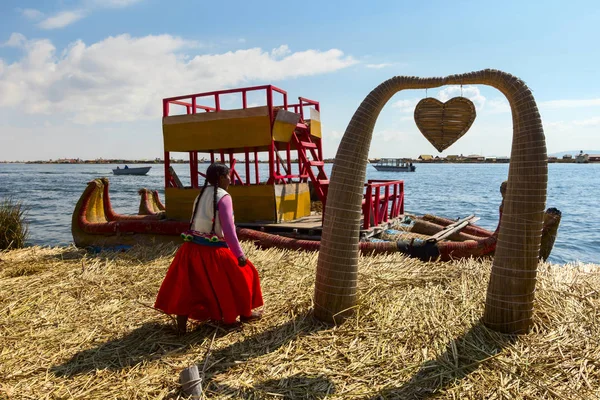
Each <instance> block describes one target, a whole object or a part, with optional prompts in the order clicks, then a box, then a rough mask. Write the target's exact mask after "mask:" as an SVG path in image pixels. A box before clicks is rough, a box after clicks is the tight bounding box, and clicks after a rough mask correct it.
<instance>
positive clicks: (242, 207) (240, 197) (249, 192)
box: [165, 185, 276, 222]
mask: <svg viewBox="0 0 600 400" xmlns="http://www.w3.org/2000/svg"><path fill="white" fill-rule="evenodd" d="M227 191H228V192H229V194H230V195H231V200H232V201H233V212H234V214H235V221H236V222H261V221H266V222H276V219H275V194H274V192H273V186H272V185H250V186H241V185H240V186H237V185H236V186H229V189H227ZM198 193H200V191H199V190H198V189H178V188H166V189H165V201H166V205H165V206H166V209H167V218H168V219H174V220H178V221H189V220H190V218H191V216H192V209H193V208H194V200H195V199H196V196H197V195H198Z"/></svg>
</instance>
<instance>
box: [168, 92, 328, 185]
mask: <svg viewBox="0 0 600 400" xmlns="http://www.w3.org/2000/svg"><path fill="white" fill-rule="evenodd" d="M263 90H264V91H265V94H266V106H267V108H268V110H269V119H270V121H271V128H273V123H274V120H275V115H276V108H277V107H280V108H283V109H285V110H293V111H294V112H296V113H299V114H300V117H301V120H300V123H299V124H298V128H299V129H302V128H303V129H304V130H307V126H306V125H305V123H304V108H305V107H314V108H315V109H316V110H317V111H319V102H317V101H314V100H310V99H306V98H304V97H299V98H298V103H297V104H288V98H287V92H286V91H284V90H282V89H280V88H278V87H275V86H273V85H263V86H252V87H245V88H238V89H227V90H218V91H212V92H204V93H196V94H188V95H183V96H176V97H169V98H165V99H163V117H168V116H169V115H170V114H171V111H172V110H171V105H175V106H181V107H185V110H186V114H195V113H197V112H198V111H199V110H200V111H204V112H219V111H221V110H223V109H222V108H221V100H222V97H223V96H224V95H231V94H240V95H241V96H242V99H241V100H242V109H246V108H248V93H249V92H256V91H263ZM277 93H279V94H280V95H281V101H282V103H283V104H281V105H275V101H274V94H277ZM211 100H212V102H214V106H213V105H212V104H211V105H207V102H211ZM201 102H202V103H204V104H200V103H201ZM315 142H316V144H317V148H316V154H315V156H316V158H317V159H318V160H322V155H323V149H322V145H321V141H320V140H315ZM280 150H283V151H285V153H286V158H287V159H286V160H285V161H284V160H283V159H281V158H280V157H279V153H278V152H279V151H280ZM189 153H190V154H189V157H190V175H191V186H192V187H193V188H196V187H198V174H200V173H199V172H197V171H198V152H196V151H190V152H189ZM215 153H216V154H215ZM219 153H220V154H219ZM244 153H245V167H246V180H245V182H243V181H242V180H241V179H235V180H233V184H242V185H250V183H251V182H250V177H251V174H250V162H249V160H250V156H251V155H254V172H255V174H254V175H255V180H256V182H255V183H257V184H258V183H259V182H260V177H259V173H258V154H257V153H258V152H257V151H256V149H255V148H245V149H244ZM268 153H269V179H268V183H274V182H276V183H285V182H291V181H292V178H301V176H300V175H301V174H300V172H299V173H298V174H293V173H292V172H291V166H292V165H291V158H292V157H291V146H290V143H287V144H286V145H285V147H284V148H281V149H279V148H277V147H276V144H275V142H274V141H271V144H270V146H269V150H268ZM219 155H220V161H221V162H223V163H225V162H226V159H225V157H226V153H225V151H224V149H215V150H214V151H210V160H211V162H215V161H216V158H217V157H216V156H219ZM169 157H170V155H169V153H168V152H165V187H170V186H173V182H172V179H171V177H170V173H169V165H168V164H169V161H168V160H169ZM229 163H230V168H232V176H233V175H235V174H237V171H235V170H234V168H235V163H234V158H233V154H232V152H229ZM283 163H285V164H284V165H285V166H287V171H286V173H285V174H282V173H281V164H283ZM285 166H284V168H285ZM200 175H202V174H200ZM238 178H239V177H238Z"/></svg>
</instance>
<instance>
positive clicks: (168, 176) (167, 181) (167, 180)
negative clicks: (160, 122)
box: [164, 110, 171, 189]
mask: <svg viewBox="0 0 600 400" xmlns="http://www.w3.org/2000/svg"><path fill="white" fill-rule="evenodd" d="M167 112H168V110H167ZM164 157H165V159H164V166H165V189H166V188H168V187H169V186H170V183H171V174H170V173H169V166H170V165H169V164H170V162H169V152H168V151H165V155H164Z"/></svg>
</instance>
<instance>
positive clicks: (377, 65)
mask: <svg viewBox="0 0 600 400" xmlns="http://www.w3.org/2000/svg"><path fill="white" fill-rule="evenodd" d="M391 66H392V64H391V63H381V64H367V68H372V69H381V68H385V67H391Z"/></svg>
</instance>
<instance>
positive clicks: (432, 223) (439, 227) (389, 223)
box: [72, 85, 560, 260]
mask: <svg viewBox="0 0 600 400" xmlns="http://www.w3.org/2000/svg"><path fill="white" fill-rule="evenodd" d="M256 92H259V93H260V92H262V93H264V94H265V98H266V101H265V103H266V105H264V106H259V107H248V106H247V95H248V94H249V93H253V95H255V94H256ZM225 95H227V96H231V95H236V96H240V97H241V103H242V105H243V106H242V108H241V109H233V110H225V109H222V108H221V107H220V99H221V98H222V97H223V96H225ZM203 102H204V103H205V104H206V103H207V102H210V103H211V104H214V106H212V105H202V103H203ZM182 107H183V110H184V113H181V112H173V110H174V109H175V108H179V109H180V110H181V108H182ZM162 124H163V142H164V160H165V164H164V171H165V187H164V196H165V202H164V203H163V202H162V201H161V200H160V198H159V195H158V192H157V191H156V190H154V191H150V190H148V189H141V190H140V192H139V193H140V207H139V212H138V214H136V215H124V214H118V213H116V212H115V211H114V210H113V208H112V204H111V202H110V195H109V180H108V179H107V178H99V179H94V180H92V181H90V182H89V183H88V185H87V187H86V188H85V190H84V191H83V193H82V195H81V197H80V199H79V201H78V202H77V205H76V206H75V210H74V212H73V217H72V233H73V240H74V242H75V244H76V245H77V246H79V247H92V248H115V247H119V246H132V245H135V244H147V245H153V244H158V243H162V242H175V243H181V239H180V234H181V233H182V232H184V231H185V230H187V229H188V228H189V218H190V215H191V210H192V207H193V201H194V199H195V198H196V196H197V195H198V194H199V193H200V190H201V186H202V185H201V184H200V179H201V178H202V177H204V171H205V169H202V166H203V165H204V168H206V167H207V166H208V164H203V163H201V162H199V159H200V158H199V154H203V155H206V157H210V161H211V162H216V161H219V162H223V163H225V164H227V165H228V166H229V168H230V171H231V181H232V185H231V186H230V187H229V189H228V191H229V193H230V194H231V196H232V199H233V204H234V212H235V218H236V226H237V234H238V237H239V239H240V240H250V241H253V242H254V243H255V244H256V245H257V246H260V247H265V248H266V247H280V248H288V249H298V250H306V251H316V250H318V249H319V248H320V237H321V233H322V230H323V223H322V222H323V214H324V213H327V195H328V188H329V180H328V177H327V173H326V171H325V169H324V161H323V149H322V132H321V120H320V104H319V102H317V101H314V100H309V99H306V98H303V97H299V98H298V102H297V103H290V102H288V96H287V92H285V91H284V90H282V89H279V88H277V87H275V86H271V85H267V86H256V87H250V88H240V89H232V90H224V91H216V92H207V93H199V94H191V95H185V96H178V97H173V98H167V99H163V121H162ZM173 152H179V153H184V154H186V155H187V156H188V157H189V168H190V178H189V181H188V182H182V180H181V179H180V178H179V176H178V175H177V174H176V172H175V170H174V169H173V168H172V167H171V165H170V161H169V160H170V159H171V153H173ZM260 156H262V157H264V158H266V159H268V174H266V176H265V174H264V172H263V173H262V174H261V171H260V170H259V162H258V160H259V158H262V157H260ZM129 169H132V168H129ZM121 171H123V169H121ZM360 172H361V173H364V171H360ZM261 175H262V176H261ZM315 206H318V207H315ZM361 209H362V217H361V220H360V226H357V227H355V228H356V229H359V231H360V234H359V237H360V241H359V243H357V245H358V248H359V249H360V251H361V252H362V253H363V254H377V253H387V252H402V253H404V254H406V255H408V256H410V257H417V258H420V259H423V260H451V259H457V258H464V257H488V256H491V255H493V253H494V250H495V247H496V242H497V236H498V235H497V230H496V232H492V231H489V230H486V229H484V228H482V227H479V226H477V225H475V222H476V221H477V218H476V217H475V216H474V215H470V216H468V217H465V218H461V219H458V220H453V219H446V218H442V217H438V216H433V215H425V216H411V215H407V214H406V213H405V212H404V182H403V181H402V180H369V181H367V182H366V183H365V184H364V190H363V199H362V207H361ZM553 215H556V214H553ZM548 221H549V222H548V229H547V236H548V237H549V238H550V237H552V234H554V236H555V234H556V229H554V228H556V227H557V226H558V223H559V221H560V213H559V214H558V217H555V218H548ZM552 232H553V233H552ZM552 243H553V239H552ZM551 247H552V246H551V245H550V249H551ZM548 254H549V252H548ZM540 257H542V255H540ZM546 257H547V256H546Z"/></svg>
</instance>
